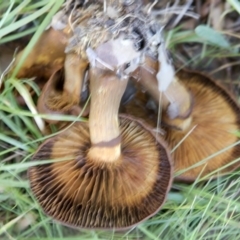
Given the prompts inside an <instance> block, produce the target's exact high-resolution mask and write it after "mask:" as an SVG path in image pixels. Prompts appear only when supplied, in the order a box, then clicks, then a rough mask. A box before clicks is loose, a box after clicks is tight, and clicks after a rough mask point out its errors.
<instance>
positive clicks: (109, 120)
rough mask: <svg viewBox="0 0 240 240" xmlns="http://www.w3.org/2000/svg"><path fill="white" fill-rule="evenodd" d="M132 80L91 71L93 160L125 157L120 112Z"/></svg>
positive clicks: (107, 71)
mask: <svg viewBox="0 0 240 240" xmlns="http://www.w3.org/2000/svg"><path fill="white" fill-rule="evenodd" d="M127 82H128V79H119V78H118V77H117V76H116V74H115V73H114V72H112V71H110V70H102V69H99V68H91V69H90V91H91V105H90V115H89V129H90V139H91V143H92V146H91V148H90V150H89V152H88V156H89V157H90V158H91V159H97V160H99V161H104V162H112V161H115V160H117V159H119V157H120V155H121V136H120V129H119V120H118V111H119V106H120V101H121V98H122V96H123V93H124V91H125V89H126V86H127Z"/></svg>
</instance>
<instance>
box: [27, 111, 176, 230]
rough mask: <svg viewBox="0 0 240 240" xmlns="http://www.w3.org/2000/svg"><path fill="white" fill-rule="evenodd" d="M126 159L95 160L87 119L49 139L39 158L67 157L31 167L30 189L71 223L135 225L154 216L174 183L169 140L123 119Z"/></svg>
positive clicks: (46, 206)
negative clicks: (64, 159)
mask: <svg viewBox="0 0 240 240" xmlns="http://www.w3.org/2000/svg"><path fill="white" fill-rule="evenodd" d="M120 131H121V137H122V143H121V149H122V154H121V158H120V159H119V160H117V161H114V162H110V163H107V162H101V161H96V160H93V159H91V158H89V156H88V151H89V149H90V147H91V141H90V135H89V128H88V123H82V122H81V123H76V124H75V125H73V126H72V127H71V128H68V129H67V130H66V131H64V132H63V133H61V134H59V135H58V136H56V137H54V138H51V139H49V140H47V141H46V142H44V143H43V144H42V145H41V146H40V148H39V149H38V151H37V153H36V154H35V156H34V157H33V159H34V160H37V161H39V160H46V159H53V160H54V159H56V160H57V159H59V158H68V159H69V160H66V161H60V162H57V161H56V162H53V163H50V164H47V165H38V166H35V167H31V168H30V169H29V178H30V183H31V189H32V191H33V193H34V195H35V196H36V198H37V199H38V201H39V203H40V205H41V207H42V208H43V209H44V211H45V212H46V213H47V214H48V215H50V216H51V217H53V218H55V219H56V220H58V221H60V222H62V223H63V224H66V225H69V226H71V227H81V228H106V229H109V228H115V229H125V228H129V227H132V226H134V225H136V224H137V223H139V222H140V221H143V220H144V219H147V218H149V217H151V216H152V215H153V214H155V213H156V212H157V211H158V210H159V208H160V207H161V205H162V204H163V203H164V201H165V198H166V194H167V193H168V191H169V188H170V185H171V179H172V176H171V175H172V174H171V171H172V170H171V169H172V168H171V160H170V159H171V158H170V155H169V152H168V150H167V148H166V145H165V143H164V142H163V141H162V140H160V139H159V138H157V139H156V138H155V136H154V134H153V133H152V132H151V131H150V130H149V129H148V128H147V127H145V126H144V125H143V124H142V123H141V122H140V121H138V120H135V119H134V118H130V117H126V116H122V117H121V118H120Z"/></svg>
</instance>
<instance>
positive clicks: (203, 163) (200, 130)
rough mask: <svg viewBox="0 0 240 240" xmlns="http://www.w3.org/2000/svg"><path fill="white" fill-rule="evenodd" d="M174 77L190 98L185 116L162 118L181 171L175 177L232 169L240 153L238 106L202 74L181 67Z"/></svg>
mask: <svg viewBox="0 0 240 240" xmlns="http://www.w3.org/2000/svg"><path fill="white" fill-rule="evenodd" d="M177 76H178V79H179V80H180V82H181V84H183V85H184V86H185V87H186V88H187V89H189V91H190V92H191V94H192V97H193V107H192V111H191V113H190V114H189V116H188V117H186V118H175V119H169V118H168V117H167V115H166V114H165V116H164V118H163V121H164V123H166V125H167V126H166V130H167V133H166V136H165V139H166V141H167V142H168V144H169V146H170V148H171V149H174V150H173V153H172V156H173V159H174V168H175V172H178V171H180V175H178V176H177V179H179V180H184V181H194V180H195V179H196V178H197V177H206V178H207V177H212V176H217V175H219V174H226V173H228V172H231V171H233V170H234V169H236V168H237V167H239V165H240V164H239V162H233V161H234V160H237V159H238V158H239V156H240V142H239V138H238V137H237V136H236V135H235V134H234V132H236V131H237V130H239V129H240V108H239V105H238V104H237V103H236V101H235V100H234V99H233V98H232V97H231V94H229V93H228V92H227V91H226V90H225V89H224V88H222V87H221V86H219V85H218V84H217V83H216V82H214V81H213V80H211V79H210V78H209V77H206V76H205V75H203V74H200V73H197V72H190V71H184V70H181V71H179V73H177ZM179 144H180V145H179ZM178 145H179V146H178ZM230 146H231V147H230ZM194 165H195V166H194ZM225 165H228V166H226V167H224V166H225ZM191 166H193V167H191ZM188 168H189V169H188ZM184 169H186V171H184ZM218 169H219V171H217V170H218Z"/></svg>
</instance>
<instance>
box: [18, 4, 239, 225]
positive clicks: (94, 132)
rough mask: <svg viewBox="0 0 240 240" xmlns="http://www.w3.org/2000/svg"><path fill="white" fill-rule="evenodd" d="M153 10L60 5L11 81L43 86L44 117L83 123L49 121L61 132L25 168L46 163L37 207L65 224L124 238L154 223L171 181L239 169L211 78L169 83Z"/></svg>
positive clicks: (232, 121)
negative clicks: (30, 80) (122, 233)
mask: <svg viewBox="0 0 240 240" xmlns="http://www.w3.org/2000/svg"><path fill="white" fill-rule="evenodd" d="M151 8H152V5H151V4H147V5H146V4H143V1H140V0H131V1H129V0H122V1H116V0H109V1H107V0H104V1H94V0H89V1H87V0H85V1H84V0H82V1H67V2H66V3H65V4H64V6H63V9H62V10H61V11H59V12H58V13H57V14H56V15H55V17H54V18H53V20H52V23H51V25H50V27H49V28H48V29H47V30H46V31H45V32H44V33H43V34H42V36H41V38H40V39H39V41H38V43H37V44H36V46H35V47H34V49H33V51H32V52H31V53H30V55H29V57H28V59H27V61H26V62H25V63H24V65H23V67H22V69H21V70H20V71H19V73H18V77H19V78H21V77H33V76H35V77H36V81H39V82H41V83H42V84H43V85H44V86H43V88H42V91H41V95H40V97H39V98H38V102H37V108H38V111H39V112H40V113H43V114H46V113H47V114H53V115H54V114H67V115H75V116H85V117H87V118H88V121H87V122H76V123H73V124H71V125H69V126H67V128H64V127H63V125H64V126H66V124H63V123H61V122H59V121H52V120H49V119H45V120H46V122H49V123H50V124H55V125H56V126H58V127H59V128H62V131H61V133H59V134H58V135H56V136H55V137H52V138H50V139H48V140H46V141H45V142H43V143H42V145H41V146H39V148H38V150H37V151H36V153H35V155H34V157H33V160H34V161H41V160H49V159H50V160H52V161H51V163H49V164H43V165H38V166H34V167H31V168H30V169H29V179H30V184H31V189H32V191H33V193H34V195H35V197H36V198H37V200H38V202H39V204H40V205H41V207H42V208H43V210H44V211H45V212H46V214H48V215H49V216H51V217H53V218H54V219H55V220H57V221H60V222H62V223H63V224H66V225H69V226H72V227H77V228H94V229H99V228H101V229H102V228H105V229H112V228H113V229H127V228H130V227H132V226H135V225H136V224H138V223H139V222H141V221H143V220H145V219H147V218H149V217H151V216H153V215H154V214H155V213H156V212H158V211H159V209H160V208H161V206H162V204H163V203H164V201H165V199H166V195H167V194H168V191H169V189H170V187H171V183H172V181H173V180H174V179H177V180H181V181H191V182H192V181H194V180H195V179H196V178H199V177H205V178H207V177H208V176H210V175H211V174H212V175H214V176H217V174H224V173H227V172H229V171H232V170H234V169H236V168H237V167H238V166H239V163H238V162H236V161H235V162H234V160H236V159H237V158H238V157H239V155H240V145H239V144H238V139H237V136H235V135H234V131H237V130H238V129H240V111H239V106H238V105H237V103H236V102H235V101H234V99H233V98H232V97H231V96H230V95H229V94H228V92H227V91H226V90H224V89H223V88H222V87H220V86H219V85H218V84H216V83H215V82H214V81H212V80H211V79H209V78H208V77H206V76H204V75H202V74H200V73H196V72H190V71H187V70H181V71H179V72H177V73H175V71H174V68H173V65H172V64H171V62H170V61H169V59H168V58H167V55H166V49H165V46H164V41H163V32H162V29H163V27H162V26H161V24H159V22H158V21H157V19H156V18H155V17H154V16H153V15H151ZM21 54H22V53H19V55H18V56H17V60H16V63H17V62H18V61H19V59H20V57H21ZM88 97H90V104H88V103H87V101H86V99H87V98H88ZM150 105H151V106H150ZM155 108H157V109H161V122H160V124H161V126H160V127H161V128H162V129H163V130H164V133H159V131H155V130H156V128H157V127H159V116H160V115H159V112H158V111H154V109H155ZM157 130H158V129H157ZM231 146H232V147H231ZM224 148H226V150H225V151H221V150H222V149H224ZM224 165H228V167H225V168H224ZM218 170H219V171H218ZM179 171H180V173H179V174H178V175H177V177H176V178H175V177H174V175H173V173H177V172H179ZM212 175H211V176H212Z"/></svg>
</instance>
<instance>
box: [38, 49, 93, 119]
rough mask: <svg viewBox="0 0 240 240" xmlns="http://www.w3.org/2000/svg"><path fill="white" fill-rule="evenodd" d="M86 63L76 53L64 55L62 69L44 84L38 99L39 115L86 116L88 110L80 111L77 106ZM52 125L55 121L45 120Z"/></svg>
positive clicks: (86, 66)
mask: <svg viewBox="0 0 240 240" xmlns="http://www.w3.org/2000/svg"><path fill="white" fill-rule="evenodd" d="M87 68H88V61H86V60H83V59H81V58H80V57H79V56H78V55H77V54H76V53H68V54H67V55H66V59H65V63H64V73H63V71H62V70H63V69H59V70H57V71H56V72H55V73H53V74H52V76H51V78H50V79H49V81H48V82H47V83H46V84H45V86H44V88H43V90H42V93H41V95H40V97H39V99H38V106H37V107H38V111H39V113H48V114H49V113H50V114H70V115H76V116H77V115H79V114H81V113H82V116H86V115H87V114H88V112H89V110H88V108H87V109H86V110H85V111H82V109H81V107H80V106H79V104H80V100H81V92H82V87H83V84H84V78H85V73H86V70H87ZM46 121H48V122H51V123H54V122H55V121H52V120H49V119H48V120H47V119H46Z"/></svg>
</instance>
